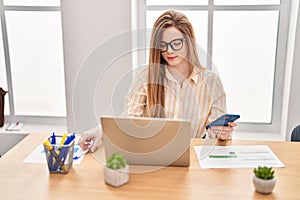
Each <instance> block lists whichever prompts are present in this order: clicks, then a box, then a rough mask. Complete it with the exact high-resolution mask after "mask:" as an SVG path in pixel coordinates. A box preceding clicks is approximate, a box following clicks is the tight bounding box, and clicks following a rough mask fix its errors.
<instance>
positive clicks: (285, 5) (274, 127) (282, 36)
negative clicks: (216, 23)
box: [132, 0, 291, 134]
mask: <svg viewBox="0 0 300 200" xmlns="http://www.w3.org/2000/svg"><path fill="white" fill-rule="evenodd" d="M135 3H136V9H134V7H133V10H132V12H136V15H137V21H133V24H134V25H135V26H136V27H134V28H144V27H146V13H147V11H157V10H159V11H162V12H163V11H164V10H169V9H174V10H206V11H208V44H207V54H208V55H212V42H213V41H212V35H213V24H212V22H213V12H214V11H243V10H244V11H249V10H251V11H252V10H253V11H259V10H279V21H278V35H277V49H276V61H275V75H274V76H275V77H274V88H273V89H274V91H273V102H272V117H271V123H255V122H253V123H245V122H239V125H238V127H237V128H236V129H235V130H236V131H240V132H257V133H270V134H272V133H279V132H280V131H281V125H282V124H281V119H282V109H283V96H282V94H283V89H284V87H283V85H284V77H285V68H286V54H287V43H288V40H287V38H288V29H289V20H290V14H289V12H290V10H291V8H290V6H291V2H290V1H289V0H281V3H280V5H234V6H233V5H230V6H229V5H214V0H208V5H186V6H178V5H172V6H154V5H151V6H150V5H146V0H136V2H135ZM133 15H134V14H133ZM139 41H146V40H145V38H138V41H137V42H139ZM135 42H136V41H135ZM135 58H136V59H137V61H135V60H133V62H136V63H137V65H138V66H141V65H143V64H145V63H147V61H146V55H135V57H133V59H135ZM207 60H208V61H209V59H207ZM207 64H208V68H209V69H211V63H209V62H208V63H207Z"/></svg>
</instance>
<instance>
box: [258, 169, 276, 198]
mask: <svg viewBox="0 0 300 200" xmlns="http://www.w3.org/2000/svg"><path fill="white" fill-rule="evenodd" d="M253 172H254V176H253V184H254V187H255V189H256V191H257V192H259V193H262V194H269V193H271V192H272V191H273V189H274V187H275V184H276V179H275V176H274V173H275V172H274V170H272V167H266V166H264V167H261V166H258V168H255V169H254V170H253Z"/></svg>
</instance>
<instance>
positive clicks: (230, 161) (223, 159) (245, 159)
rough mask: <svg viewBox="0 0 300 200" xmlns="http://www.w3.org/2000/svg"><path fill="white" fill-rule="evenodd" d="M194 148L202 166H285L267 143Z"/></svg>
mask: <svg viewBox="0 0 300 200" xmlns="http://www.w3.org/2000/svg"><path fill="white" fill-rule="evenodd" d="M194 148H195V152H196V154H197V158H198V161H199V164H200V166H201V168H255V167H258V166H269V167H285V165H284V164H283V163H282V162H281V161H280V160H279V159H278V158H277V156H276V155H275V154H274V153H273V152H272V150H271V149H270V148H269V147H268V146H267V145H251V146H250V145H249V146H248V145H246V146H195V147H194Z"/></svg>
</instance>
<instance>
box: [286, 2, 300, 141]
mask: <svg viewBox="0 0 300 200" xmlns="http://www.w3.org/2000/svg"><path fill="white" fill-rule="evenodd" d="M299 10H300V4H298V16H297V26H296V35H295V43H294V46H292V47H291V48H294V54H293V55H294V57H293V63H292V70H291V76H290V81H291V82H290V90H289V92H290V93H289V100H288V115H287V127H286V130H285V131H286V140H287V141H289V140H290V135H291V132H292V130H293V128H294V127H295V126H296V125H298V124H300V56H299V55H300V15H299Z"/></svg>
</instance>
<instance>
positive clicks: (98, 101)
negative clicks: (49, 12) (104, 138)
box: [61, 0, 131, 132]
mask: <svg viewBox="0 0 300 200" xmlns="http://www.w3.org/2000/svg"><path fill="white" fill-rule="evenodd" d="M61 9H62V24H63V43H64V59H65V63H64V64H65V74H66V99H67V116H68V117H67V124H68V131H69V132H73V131H76V132H79V131H82V126H93V125H95V123H98V122H99V117H100V115H102V114H110V113H111V112H112V110H111V105H110V104H111V99H110V97H109V96H111V91H114V88H115V87H116V84H115V82H116V80H119V79H120V77H122V75H123V74H125V73H127V72H128V71H129V70H130V69H131V57H130V56H128V55H125V56H122V57H120V58H116V60H114V61H112V62H113V63H112V64H111V65H110V66H109V69H108V70H107V68H106V67H107V66H103V65H102V61H103V60H105V58H100V57H101V55H99V56H98V57H99V59H98V60H97V59H96V58H95V54H94V52H95V51H97V49H99V47H100V48H102V47H103V46H104V45H103V42H104V44H106V43H105V42H107V41H111V40H110V38H111V37H113V36H116V35H118V34H120V33H123V32H124V31H129V30H130V29H131V1H130V0H114V1H99V0H72V1H69V0H62V1H61ZM109 45H110V46H109V47H108V49H111V50H116V51H117V50H118V49H119V48H120V47H124V46H127V47H128V48H129V46H130V45H131V41H130V40H127V41H123V42H122V43H120V44H116V43H109ZM98 53H99V51H98ZM91 57H93V58H92V59H90V58H91ZM86 63H89V65H91V66H88V67H86V65H85V64H86ZM92 67H99V74H100V75H101V76H102V75H103V72H105V73H106V74H105V76H103V77H101V78H98V79H97V77H93V74H92V75H91V79H89V78H88V79H87V80H86V83H83V84H84V85H83V86H82V87H86V91H88V92H90V93H91V92H93V95H94V96H93V98H92V101H91V100H90V99H91V98H89V99H88V97H87V96H86V95H85V94H84V92H85V91H84V92H83V94H82V95H81V96H80V97H78V95H77V96H76V97H75V98H76V100H77V101H76V105H75V106H77V107H78V105H79V104H80V107H81V108H80V109H81V110H80V113H81V114H80V116H79V118H80V119H77V121H80V122H81V121H84V120H85V121H86V122H87V124H84V125H78V122H77V121H76V120H75V118H76V112H73V111H74V106H73V104H74V101H73V100H74V98H73V95H74V93H75V92H76V90H77V89H78V87H77V85H76V84H77V82H76V80H77V79H76V77H77V76H80V75H81V74H84V72H82V71H80V70H82V69H83V68H88V69H92ZM92 70H95V68H94V69H92ZM105 70H106V71H105ZM97 73H98V72H97ZM99 74H97V76H98V77H99ZM100 79H101V80H100ZM104 80H107V81H115V82H112V83H108V84H105V85H104V84H103V81H104ZM95 81H96V82H97V85H96V87H95V85H93V84H94V83H95ZM91 82H93V84H92V86H91ZM75 87H76V88H75ZM121 98H122V97H120V99H121ZM122 102H123V99H122ZM87 107H89V108H90V107H93V108H95V113H94V116H92V117H91V116H84V115H85V114H87V113H85V112H86V110H88V109H87ZM75 110H76V109H75ZM89 114H90V113H88V114H87V115H89ZM91 118H93V119H91ZM81 119H84V120H81ZM91 121H93V123H89V122H91ZM78 126H80V127H78Z"/></svg>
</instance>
